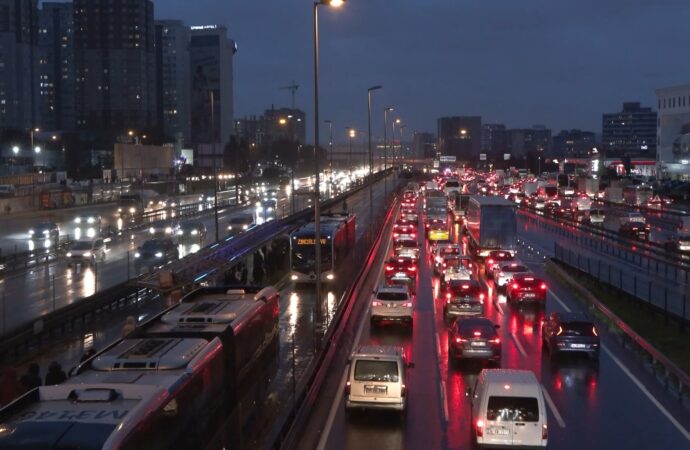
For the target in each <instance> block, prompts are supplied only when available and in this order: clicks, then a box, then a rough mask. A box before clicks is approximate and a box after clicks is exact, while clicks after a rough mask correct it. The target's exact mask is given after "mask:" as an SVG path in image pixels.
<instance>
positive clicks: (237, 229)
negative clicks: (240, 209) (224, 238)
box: [228, 214, 256, 236]
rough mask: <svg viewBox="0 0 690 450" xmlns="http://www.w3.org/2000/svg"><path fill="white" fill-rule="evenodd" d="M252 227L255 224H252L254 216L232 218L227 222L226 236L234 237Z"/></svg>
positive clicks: (244, 215) (243, 215) (246, 215)
mask: <svg viewBox="0 0 690 450" xmlns="http://www.w3.org/2000/svg"><path fill="white" fill-rule="evenodd" d="M254 226H256V223H255V222H254V216H252V215H251V214H242V215H239V216H233V217H231V218H230V221H229V222H228V234H229V235H230V236H236V235H238V234H240V233H242V232H245V231H247V230H249V229H251V228H253V227H254Z"/></svg>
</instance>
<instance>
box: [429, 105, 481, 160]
mask: <svg viewBox="0 0 690 450" xmlns="http://www.w3.org/2000/svg"><path fill="white" fill-rule="evenodd" d="M481 149H482V118H481V117H479V116H455V117H441V118H440V119H438V151H439V152H440V153H441V155H445V156H455V157H456V158H457V160H458V161H469V160H474V159H478V158H479V153H480V152H481Z"/></svg>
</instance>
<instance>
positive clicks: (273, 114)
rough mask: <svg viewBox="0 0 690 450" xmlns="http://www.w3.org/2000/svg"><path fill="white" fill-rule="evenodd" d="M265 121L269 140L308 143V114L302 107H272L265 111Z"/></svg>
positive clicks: (266, 137)
mask: <svg viewBox="0 0 690 450" xmlns="http://www.w3.org/2000/svg"><path fill="white" fill-rule="evenodd" d="M264 121H265V126H264V129H265V131H266V136H265V139H266V140H267V141H275V140H278V139H288V140H291V141H297V142H299V143H300V144H305V143H306V139H307V129H306V114H305V113H304V111H302V110H301V109H293V108H277V109H276V108H273V107H271V109H267V110H266V111H264ZM327 137H328V136H326V138H327Z"/></svg>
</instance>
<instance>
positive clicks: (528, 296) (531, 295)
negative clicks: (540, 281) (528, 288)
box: [522, 292, 537, 298]
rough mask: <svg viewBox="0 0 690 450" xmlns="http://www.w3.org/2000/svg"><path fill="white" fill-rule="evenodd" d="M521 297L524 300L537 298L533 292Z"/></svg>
mask: <svg viewBox="0 0 690 450" xmlns="http://www.w3.org/2000/svg"><path fill="white" fill-rule="evenodd" d="M522 296H523V297H524V298H534V297H536V296H537V294H535V293H534V292H527V293H525V294H523V295H522Z"/></svg>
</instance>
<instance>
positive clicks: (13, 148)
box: [12, 145, 19, 156]
mask: <svg viewBox="0 0 690 450" xmlns="http://www.w3.org/2000/svg"><path fill="white" fill-rule="evenodd" d="M12 153H14V156H17V155H18V154H19V147H17V146H16V145H15V146H14V147H12Z"/></svg>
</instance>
